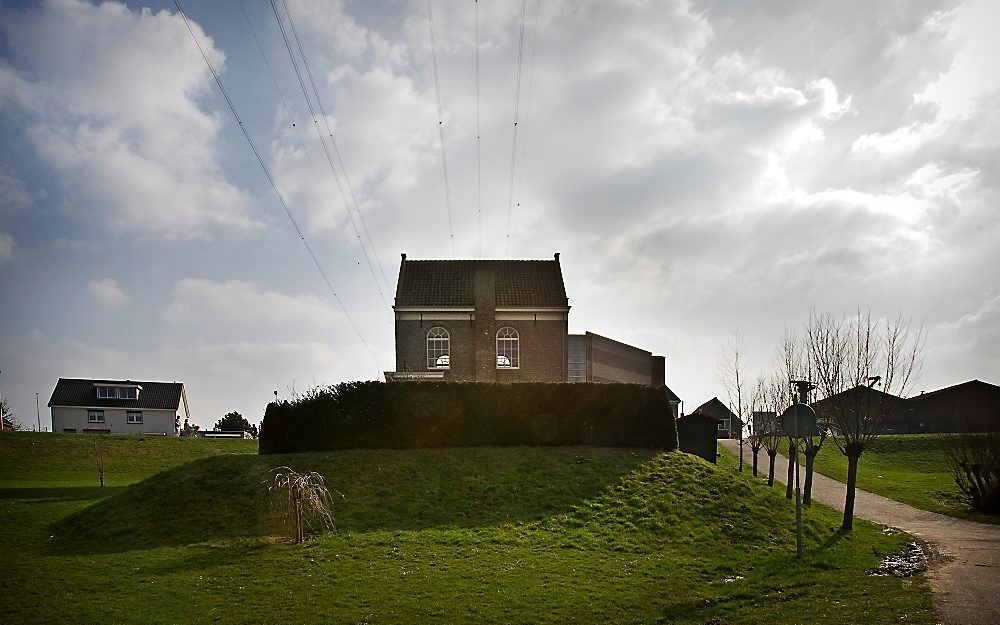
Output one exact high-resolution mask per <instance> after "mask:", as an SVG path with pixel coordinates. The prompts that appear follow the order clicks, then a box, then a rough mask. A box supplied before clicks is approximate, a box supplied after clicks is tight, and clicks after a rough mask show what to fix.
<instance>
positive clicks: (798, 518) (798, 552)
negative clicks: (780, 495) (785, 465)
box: [795, 419, 802, 558]
mask: <svg viewBox="0 0 1000 625" xmlns="http://www.w3.org/2000/svg"><path fill="white" fill-rule="evenodd" d="M795 557H797V558H801V557H802V494H801V491H800V490H799V420H798V419H796V420H795Z"/></svg>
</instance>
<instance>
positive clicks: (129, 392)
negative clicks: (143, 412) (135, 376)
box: [97, 386, 139, 399]
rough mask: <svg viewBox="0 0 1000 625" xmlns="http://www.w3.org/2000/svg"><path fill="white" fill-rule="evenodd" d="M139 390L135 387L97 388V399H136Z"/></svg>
mask: <svg viewBox="0 0 1000 625" xmlns="http://www.w3.org/2000/svg"><path fill="white" fill-rule="evenodd" d="M138 397H139V389H138V388H137V387H135V386H98V387H97V398H98V399H138Z"/></svg>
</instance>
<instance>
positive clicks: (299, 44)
mask: <svg viewBox="0 0 1000 625" xmlns="http://www.w3.org/2000/svg"><path fill="white" fill-rule="evenodd" d="M281 5H282V6H283V7H284V8H285V14H286V15H287V16H288V25H289V26H291V27H292V36H293V37H294V38H295V45H296V47H298V49H299V55H300V56H301V57H302V64H303V65H304V66H305V68H306V75H308V76H309V83H310V84H311V85H312V90H313V95H315V96H316V104H318V105H319V112H320V114H321V115H322V117H323V125H324V126H325V127H326V132H327V134H328V135H329V136H330V143H332V144H333V152H334V154H336V156H337V163H339V164H340V171H341V173H343V174H344V183H345V184H346V185H347V191H348V193H350V195H351V200H352V201H353V202H354V210H355V212H357V214H358V219H359V220H360V221H361V230H362V231H363V232H364V233H365V238H366V239H367V240H368V247H369V248H370V249H371V251H372V256H374V257H375V262H376V264H377V265H378V270H379V273H380V274H381V275H382V282H383V283H384V284H385V287H386V289H387V290H388V289H390V287H389V281H388V279H387V278H386V277H385V269H383V268H382V261H381V260H380V259H379V257H378V250H377V249H376V248H375V243H374V242H372V237H371V230H370V229H369V228H368V224H366V223H365V217H364V215H363V214H362V213H361V204H360V203H359V202H358V198H357V196H356V195H355V194H354V187H353V186H351V178H350V176H348V175H347V166H346V165H344V159H343V158H342V157H341V156H340V148H339V147H337V139H336V137H334V136H333V130H332V129H331V128H330V120H329V118H328V117H327V115H326V109H325V108H324V107H323V99H322V98H320V96H319V90H318V89H317V88H316V81H315V80H313V75H312V69H311V68H310V67H309V58H308V57H307V56H306V53H305V51H304V50H303V49H302V41H301V40H300V39H299V31H298V29H297V28H295V21H294V20H293V19H292V12H291V11H290V10H289V9H288V3H287V2H285V0H281ZM279 21H280V20H279ZM286 43H287V40H286ZM344 201H345V203H346V202H347V200H346V199H345V200H344ZM348 211H350V204H348ZM356 230H357V229H356V228H355V231H356ZM355 233H356V232H355ZM369 265H370V263H369Z"/></svg>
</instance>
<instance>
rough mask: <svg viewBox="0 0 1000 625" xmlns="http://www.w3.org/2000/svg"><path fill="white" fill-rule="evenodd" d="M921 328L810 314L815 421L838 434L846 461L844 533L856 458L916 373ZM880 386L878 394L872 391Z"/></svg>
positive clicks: (904, 322)
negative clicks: (817, 396) (818, 405)
mask: <svg viewBox="0 0 1000 625" xmlns="http://www.w3.org/2000/svg"><path fill="white" fill-rule="evenodd" d="M925 338H926V336H925V334H924V331H923V327H922V326H921V327H919V328H916V329H914V328H913V327H912V324H911V321H910V320H909V319H904V318H903V317H902V315H900V316H899V317H897V318H896V319H895V320H894V321H889V320H886V321H884V322H881V321H878V320H874V321H873V320H872V318H871V313H870V312H866V313H864V314H861V313H860V312H859V313H858V315H857V316H856V317H842V318H840V319H837V318H835V317H833V316H832V315H816V314H813V315H811V317H810V319H809V324H808V326H807V331H806V347H807V349H808V353H809V361H810V366H811V367H812V374H813V376H814V377H815V382H816V383H817V385H818V387H819V390H820V392H821V394H822V395H823V397H824V400H823V402H822V403H823V408H822V410H821V412H822V413H823V414H821V415H820V416H821V417H822V418H823V419H826V420H827V421H828V422H829V423H830V424H831V425H832V426H833V427H835V428H836V430H837V436H835V437H833V441H834V443H835V444H836V445H837V448H838V449H839V450H840V452H841V453H842V454H844V455H845V456H847V499H846V501H845V504H844V521H843V524H842V527H843V529H845V530H850V529H852V528H853V526H854V498H855V491H856V489H857V480H858V459H859V458H860V457H861V454H862V453H864V451H865V450H866V449H868V448H869V447H870V446H871V445H872V443H874V442H875V440H876V439H877V438H878V436H879V434H881V433H882V430H883V429H884V428H885V425H886V423H887V422H888V421H889V419H890V418H891V417H892V415H893V414H894V413H895V412H896V410H897V409H898V408H899V404H900V400H901V399H902V398H904V397H905V396H906V394H907V393H908V392H909V389H910V385H911V384H912V383H913V382H914V381H915V379H916V377H917V375H918V374H919V372H920V367H921V364H922V355H923V350H924V344H925ZM878 385H881V387H882V390H881V392H880V391H878V390H875V388H874V387H875V386H878Z"/></svg>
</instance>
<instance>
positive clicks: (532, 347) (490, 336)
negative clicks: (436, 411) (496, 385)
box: [396, 312, 568, 382]
mask: <svg viewBox="0 0 1000 625" xmlns="http://www.w3.org/2000/svg"><path fill="white" fill-rule="evenodd" d="M504 326H510V327H512V328H514V329H515V330H517V333H518V337H519V343H520V344H519V353H520V354H519V355H520V362H519V367H518V368H517V369H497V368H496V333H497V331H498V330H499V329H500V328H502V327H504ZM433 327H442V328H444V329H446V330H448V334H449V336H450V339H451V368H450V369H448V370H447V371H445V374H444V377H445V379H446V380H452V381H465V382H469V381H479V382H491V381H496V382H564V381H565V380H566V335H567V330H568V328H567V323H566V322H565V321H530V320H527V321H525V320H516V321H505V320H497V319H496V318H495V315H494V314H492V312H491V313H490V314H486V315H482V316H480V315H479V314H478V313H477V315H476V320H475V321H470V320H454V319H446V320H440V319H434V313H425V314H424V315H423V319H422V320H409V319H397V320H396V371H404V370H407V371H427V331H428V330H430V329H431V328H433ZM477 342H478V343H479V352H480V353H479V355H478V357H477V355H476V353H475V352H476V349H475V345H476V343H477ZM477 372H478V373H477Z"/></svg>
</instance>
